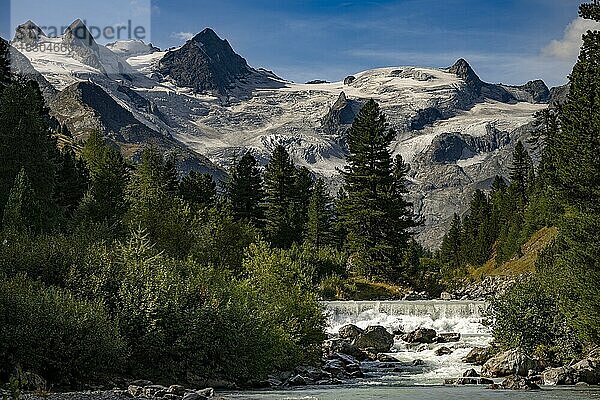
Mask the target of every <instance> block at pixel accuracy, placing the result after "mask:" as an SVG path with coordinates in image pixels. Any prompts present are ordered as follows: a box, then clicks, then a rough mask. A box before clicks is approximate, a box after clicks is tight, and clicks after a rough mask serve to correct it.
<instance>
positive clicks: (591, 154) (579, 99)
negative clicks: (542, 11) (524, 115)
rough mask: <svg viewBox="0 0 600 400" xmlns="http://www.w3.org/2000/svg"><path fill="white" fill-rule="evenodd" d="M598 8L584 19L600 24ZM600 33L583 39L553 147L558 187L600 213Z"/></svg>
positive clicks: (587, 10) (588, 7) (589, 7)
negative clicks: (599, 22) (599, 21)
mask: <svg viewBox="0 0 600 400" xmlns="http://www.w3.org/2000/svg"><path fill="white" fill-rule="evenodd" d="M599 8H600V5H598V4H585V5H583V6H582V7H581V10H580V14H581V16H582V17H583V18H590V19H595V20H598V9H599ZM599 119H600V32H599V31H589V32H587V33H586V34H585V35H584V36H583V46H582V48H581V52H580V55H579V59H578V61H577V64H575V67H574V68H573V72H572V73H571V76H570V89H569V95H568V98H567V102H566V103H565V104H564V105H563V107H562V109H561V111H560V129H558V130H557V132H556V138H555V140H553V143H551V146H553V148H552V149H551V150H552V155H553V156H554V157H555V159H554V160H553V161H554V163H555V165H556V179H557V182H556V184H557V187H558V189H559V190H560V191H561V193H562V195H563V197H564V198H565V199H567V201H568V202H569V203H570V204H572V205H576V206H577V207H582V208H590V209H593V210H595V211H598V210H600V129H599V122H598V121H599Z"/></svg>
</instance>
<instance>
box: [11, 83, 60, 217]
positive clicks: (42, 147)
mask: <svg viewBox="0 0 600 400" xmlns="http://www.w3.org/2000/svg"><path fill="white" fill-rule="evenodd" d="M0 104H1V105H2V107H0V160H1V162H0V208H2V209H3V208H4V205H5V204H6V201H7V199H8V194H9V193H10V190H11V188H12V186H13V183H14V181H15V177H16V176H17V174H18V173H19V171H20V170H21V169H23V168H24V169H25V172H26V173H27V176H28V178H29V181H30V182H31V186H32V187H33V188H34V189H35V198H36V201H37V202H38V204H39V206H40V207H41V209H43V210H44V215H43V216H42V217H43V218H42V219H43V221H44V225H45V226H48V227H49V226H50V224H51V223H52V221H55V220H56V217H57V207H56V204H55V202H54V187H55V176H56V169H57V165H56V164H57V158H58V149H57V147H56V142H55V140H54V139H53V138H52V136H51V131H50V128H49V126H48V110H47V109H46V107H45V103H44V98H43V97H42V93H41V92H40V90H39V87H38V85H37V83H35V82H31V81H25V80H22V79H20V80H15V81H13V82H12V83H11V84H10V85H8V86H7V87H6V88H5V89H4V90H3V91H2V93H1V94H0Z"/></svg>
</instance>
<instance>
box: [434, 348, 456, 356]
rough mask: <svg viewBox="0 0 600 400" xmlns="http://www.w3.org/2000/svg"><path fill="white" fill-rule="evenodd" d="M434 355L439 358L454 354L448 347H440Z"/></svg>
mask: <svg viewBox="0 0 600 400" xmlns="http://www.w3.org/2000/svg"><path fill="white" fill-rule="evenodd" d="M434 354H435V355H436V356H438V357H441V356H447V355H448V354H452V350H450V349H449V348H447V347H440V348H438V349H436V350H435V352H434Z"/></svg>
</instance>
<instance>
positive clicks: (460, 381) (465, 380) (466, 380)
mask: <svg viewBox="0 0 600 400" xmlns="http://www.w3.org/2000/svg"><path fill="white" fill-rule="evenodd" d="M492 383H494V381H493V380H491V379H487V378H480V377H462V378H457V379H446V380H445V381H444V385H457V386H459V385H460V386H463V385H489V384H492Z"/></svg>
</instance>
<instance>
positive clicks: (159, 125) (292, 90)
mask: <svg viewBox="0 0 600 400" xmlns="http://www.w3.org/2000/svg"><path fill="white" fill-rule="evenodd" d="M32 24H33V23H28V24H26V27H24V28H23V30H25V31H26V32H30V33H31V32H33V33H32V34H29V33H28V34H26V35H21V36H17V37H16V38H15V41H13V45H15V44H16V43H18V41H19V40H23V39H22V38H23V37H25V38H26V40H28V41H37V42H38V43H47V42H48V43H53V42H57V41H60V42H63V43H64V42H65V41H66V42H68V43H71V46H70V47H71V48H72V49H73V50H71V51H68V52H64V53H53V54H51V55H50V56H45V57H41V56H40V55H39V54H36V53H35V52H27V51H23V55H24V56H25V57H24V58H26V59H27V60H28V62H29V63H30V65H31V66H32V68H33V69H34V70H35V71H36V73H38V74H39V75H40V76H42V77H43V78H44V79H45V80H46V81H47V82H49V83H50V85H51V86H52V87H53V88H54V90H55V91H56V92H61V93H59V94H58V95H57V97H58V99H59V100H56V101H53V102H50V104H51V109H52V110H53V112H54V113H55V114H56V115H57V117H58V118H59V119H62V120H63V121H65V122H67V123H68V124H70V125H71V126H70V127H69V129H70V130H71V131H72V132H74V134H75V135H77V132H85V130H86V129H89V127H92V126H94V124H95V123H99V126H101V129H102V130H103V131H104V132H105V134H107V135H108V136H110V135H112V136H113V138H114V140H116V141H117V142H119V143H121V145H122V146H124V147H126V148H131V147H132V146H133V147H136V146H142V145H143V144H144V143H147V142H152V141H156V140H159V141H161V143H163V144H164V149H165V150H167V148H168V147H172V148H176V149H179V150H182V149H185V152H188V153H189V154H194V155H196V156H195V157H196V160H201V159H202V157H201V156H199V155H200V154H202V155H203V156H206V157H207V158H208V160H206V159H204V160H203V161H199V162H198V163H197V164H198V165H199V164H204V165H205V169H206V170H210V171H213V172H214V173H215V174H221V175H222V174H223V172H222V171H223V170H224V169H226V168H227V167H228V166H229V165H231V163H232V161H233V160H235V159H236V158H238V157H240V156H241V155H242V154H243V153H245V152H246V151H251V152H252V153H253V154H255V155H256V156H257V158H258V159H259V161H260V162H261V163H262V164H265V163H266V162H267V160H268V157H269V154H270V152H271V151H272V150H273V148H274V147H275V146H276V145H279V144H281V145H283V146H285V147H286V149H287V150H288V151H289V152H290V154H291V155H292V157H293V158H294V160H295V161H296V163H298V164H300V165H303V166H307V167H308V168H309V169H310V170H311V171H313V172H314V173H315V174H317V175H320V176H322V177H324V178H326V179H327V181H328V182H329V183H330V184H331V188H332V192H333V191H335V190H336V189H337V187H339V186H340V184H341V182H340V177H339V170H340V169H341V168H343V167H344V165H345V157H346V155H347V146H346V142H345V131H346V129H347V128H348V127H349V126H350V125H351V123H352V121H353V120H354V117H355V116H356V115H357V113H358V111H359V110H360V107H361V106H362V104H364V102H365V101H366V100H368V99H370V98H373V99H375V100H376V101H378V102H379V104H380V106H381V108H382V110H383V112H384V113H385V114H386V115H387V117H388V122H389V123H390V126H391V127H392V128H393V129H394V130H395V131H396V132H397V136H396V140H395V141H394V144H393V151H394V153H395V154H401V155H402V156H403V157H404V159H405V160H406V161H408V162H409V163H410V164H411V167H412V170H411V173H410V177H409V179H410V182H409V190H410V193H409V197H410V199H411V200H412V201H413V202H414V204H415V212H416V213H418V214H419V215H421V216H422V218H423V220H424V226H423V227H421V228H420V231H419V235H418V237H419V239H420V240H421V241H422V242H423V243H424V244H426V245H427V246H429V247H435V246H436V245H437V244H439V241H440V239H441V236H442V235H443V232H444V231H445V229H446V226H447V223H448V222H449V219H450V218H451V216H452V214H453V213H454V212H459V213H462V212H463V211H464V210H465V209H466V206H467V205H468V201H469V198H470V196H471V194H472V192H473V190H474V189H475V188H486V187H489V183H490V182H491V179H492V178H493V176H494V175H496V174H507V168H506V167H507V164H508V162H509V160H510V155H511V152H512V148H513V146H514V144H515V143H516V141H517V140H519V139H523V138H526V137H527V136H528V135H530V134H531V131H532V129H533V127H534V124H532V121H533V120H534V114H535V113H536V112H538V111H541V110H543V109H545V108H546V107H547V106H548V102H549V100H550V97H551V96H554V97H555V96H557V93H558V92H557V90H553V91H551V90H549V89H548V88H547V87H546V85H545V84H544V83H543V82H541V81H531V82H529V83H527V84H525V85H522V86H508V85H502V84H489V83H485V82H483V81H482V80H481V79H480V78H479V76H478V75H477V74H476V73H475V71H474V70H473V69H472V68H471V66H470V65H469V64H468V63H467V62H466V61H465V60H462V59H461V60H458V61H457V62H456V63H455V64H454V65H452V66H451V67H449V68H420V67H408V66H407V67H394V68H381V69H374V70H369V71H364V72H360V73H356V74H353V75H351V76H348V77H347V78H346V79H344V80H343V81H340V82H332V83H325V82H315V83H310V84H296V83H293V82H289V81H285V80H283V79H281V78H279V77H277V76H276V75H275V74H274V73H272V72H270V71H267V70H264V69H255V68H252V67H250V66H249V65H248V63H247V62H246V60H245V59H244V58H243V57H241V56H240V55H238V54H237V53H235V51H234V50H233V48H232V47H231V45H230V44H229V42H227V41H226V40H222V39H221V38H219V37H218V35H217V34H216V33H215V32H214V31H212V30H211V29H205V30H204V31H202V32H201V33H199V34H198V35H196V36H195V37H194V38H193V39H191V40H189V41H188V42H186V43H185V44H184V45H183V46H182V47H180V48H177V49H172V50H170V51H166V52H164V51H159V50H158V49H156V48H154V47H153V46H148V45H145V44H144V45H140V44H139V43H120V42H117V43H113V44H111V45H108V46H102V45H99V44H97V43H95V41H94V42H92V41H89V40H88V41H86V40H82V39H79V40H76V38H73V35H72V34H70V33H69V32H67V33H66V34H65V35H64V36H63V37H59V38H47V37H46V36H45V35H44V34H43V32H38V31H37V30H36V28H35V26H33V25H34V24H33V25H32ZM78 29H79V30H82V27H81V25H80V24H79V23H78V22H77V21H76V22H75V23H74V24H73V25H72V29H71V32H73V31H75V30H78ZM83 38H84V39H85V38H86V35H85V32H84V35H83ZM16 47H18V46H16ZM111 49H113V50H115V51H113V50H111ZM123 49H124V50H123ZM129 49H134V50H129ZM146 49H147V50H146ZM82 82H89V84H82ZM72 85H75V86H74V87H71V86H72ZM91 85H95V86H91ZM82 90H83V91H86V93H96V95H92V97H97V98H98V99H97V101H93V99H91V98H87V101H84V100H83V98H82V97H81V96H79V97H77V96H74V93H79V92H82ZM62 92H65V93H62ZM103 93H104V94H103ZM84 97H85V96H84ZM75 100H76V101H77V104H78V106H74V105H73V101H75ZM72 108H75V109H80V110H83V109H85V110H88V111H90V110H91V111H92V112H91V113H90V112H87V113H83V112H82V113H81V115H82V116H83V115H84V114H85V115H87V116H88V117H85V118H84V119H85V121H76V118H73V117H69V109H72ZM113 109H114V110H115V111H114V113H111V112H110V110H113ZM92 114H93V115H95V116H96V117H90V116H89V115H92ZM109 114H113V115H109ZM182 151H183V150H182ZM209 160H210V161H209ZM188 167H189V165H188Z"/></svg>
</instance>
